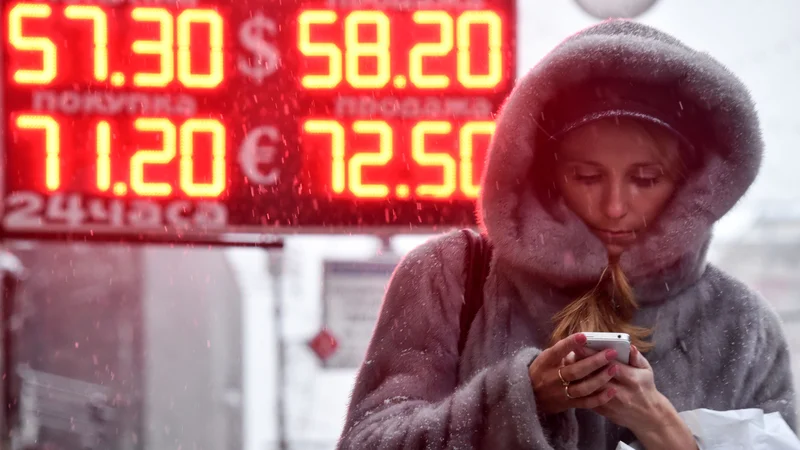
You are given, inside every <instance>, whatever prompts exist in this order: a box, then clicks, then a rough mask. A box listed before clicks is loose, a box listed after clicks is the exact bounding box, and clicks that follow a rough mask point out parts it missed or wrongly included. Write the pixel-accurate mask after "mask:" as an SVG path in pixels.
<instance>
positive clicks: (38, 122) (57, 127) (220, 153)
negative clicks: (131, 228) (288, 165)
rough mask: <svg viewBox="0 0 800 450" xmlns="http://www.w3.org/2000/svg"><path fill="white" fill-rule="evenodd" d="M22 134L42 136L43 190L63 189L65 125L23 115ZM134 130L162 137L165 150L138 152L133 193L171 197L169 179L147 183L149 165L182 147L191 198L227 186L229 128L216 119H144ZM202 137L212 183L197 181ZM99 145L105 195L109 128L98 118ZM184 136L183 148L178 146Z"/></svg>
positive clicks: (120, 187) (184, 185)
mask: <svg viewBox="0 0 800 450" xmlns="http://www.w3.org/2000/svg"><path fill="white" fill-rule="evenodd" d="M14 123H15V125H16V127H17V128H18V129H19V130H30V131H37V130H38V131H42V132H44V150H45V155H46V156H45V168H44V173H45V187H46V188H47V190H48V191H51V192H52V191H56V190H58V189H59V188H60V187H61V152H60V145H61V124H60V123H59V121H58V120H57V119H55V118H54V117H52V116H49V115H41V114H22V115H19V116H17V118H16V120H15V121H14ZM133 127H134V128H135V129H136V130H137V131H140V132H143V133H158V134H159V135H160V138H161V139H160V141H161V142H162V148H160V149H140V150H138V151H137V152H136V153H134V154H133V156H132V157H131V159H130V187H131V188H132V189H133V192H135V193H136V194H138V195H140V196H145V197H166V196H169V195H171V194H172V192H173V186H172V184H171V183H168V182H166V181H161V182H157V181H146V180H145V174H144V172H145V167H146V166H147V165H164V164H169V163H170V162H171V161H172V160H173V159H174V158H175V157H176V156H177V154H178V148H180V180H179V185H180V189H181V191H183V192H184V193H185V194H186V195H187V196H189V197H217V196H219V195H220V194H221V193H222V192H223V191H224V190H225V187H226V184H227V180H226V178H227V177H226V170H225V154H226V150H225V148H226V137H225V126H224V125H223V124H222V123H220V122H219V121H218V120H215V119H189V120H187V121H185V122H184V123H183V124H181V125H180V127H177V126H176V125H175V124H174V123H173V122H172V121H171V120H169V119H166V118H159V117H140V118H137V119H136V120H134V122H133ZM200 133H207V134H209V135H210V136H211V151H212V164H211V171H212V176H211V181H209V182H206V183H200V182H197V181H195V179H194V178H195V177H194V147H195V146H194V137H195V135H197V134H200ZM95 134H96V142H97V178H96V183H97V189H98V190H99V191H100V192H107V191H108V190H109V189H110V188H111V187H112V186H111V125H110V124H109V122H108V121H105V120H100V121H99V122H97V124H96V126H95ZM178 136H180V146H178ZM127 188H128V187H127V185H126V184H125V183H122V182H119V183H115V184H114V187H113V190H114V193H115V194H116V195H124V194H125V193H126V191H127Z"/></svg>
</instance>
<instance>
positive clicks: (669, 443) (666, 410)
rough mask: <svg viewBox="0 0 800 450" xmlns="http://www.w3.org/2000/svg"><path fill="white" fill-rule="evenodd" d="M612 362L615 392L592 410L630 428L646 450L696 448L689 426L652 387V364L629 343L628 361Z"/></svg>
mask: <svg viewBox="0 0 800 450" xmlns="http://www.w3.org/2000/svg"><path fill="white" fill-rule="evenodd" d="M576 353H579V354H580V353H583V352H581V351H580V350H579V351H578V352H576ZM583 354H585V353H583ZM592 357H594V356H589V357H588V358H592ZM588 358H587V359H588ZM587 359H584V360H581V361H585V360H587ZM579 362H580V361H578V362H576V363H575V364H578V363H579ZM613 365H616V366H618V367H619V371H618V372H617V374H616V375H615V376H614V379H613V380H611V381H610V383H609V385H611V386H613V389H615V390H616V391H617V393H616V395H615V396H614V398H612V399H610V400H609V401H608V402H606V403H605V404H603V405H600V406H597V407H594V408H592V409H593V410H594V411H595V412H596V413H598V414H600V415H602V416H605V417H606V418H608V420H610V421H611V422H614V423H615V424H617V425H620V426H622V427H625V428H628V429H629V430H631V431H632V432H633V433H634V434H635V435H636V437H637V438H638V439H639V441H640V442H642V444H644V445H645V448H647V449H648V450H652V449H659V448H686V449H693V448H697V446H696V442H695V439H694V437H693V436H692V433H691V430H689V427H687V426H686V424H685V423H684V422H683V420H682V419H681V418H680V416H679V415H678V412H677V411H676V410H675V408H674V407H673V406H672V403H670V401H669V400H668V399H667V398H666V397H665V396H664V395H662V394H661V393H660V392H659V391H658V389H656V384H655V378H654V376H653V368H652V367H651V366H650V363H649V362H648V361H647V359H646V358H645V357H644V356H642V354H641V353H640V352H639V350H638V349H637V348H636V347H635V346H633V345H631V356H630V361H629V365H624V364H616V363H615V364H613Z"/></svg>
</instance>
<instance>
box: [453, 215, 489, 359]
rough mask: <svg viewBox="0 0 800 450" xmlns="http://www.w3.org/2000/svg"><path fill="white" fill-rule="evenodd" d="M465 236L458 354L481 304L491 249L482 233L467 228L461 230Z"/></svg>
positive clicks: (462, 347) (462, 348)
mask: <svg viewBox="0 0 800 450" xmlns="http://www.w3.org/2000/svg"><path fill="white" fill-rule="evenodd" d="M461 232H462V233H463V234H464V236H465V237H466V238H467V255H466V264H465V268H464V272H465V275H466V282H465V285H464V304H463V305H462V306H461V321H460V324H461V328H460V329H461V334H460V336H459V338H458V354H459V355H461V352H462V351H463V350H464V345H465V344H466V342H467V334H468V333H469V329H470V327H471V326H472V321H473V320H474V319H475V316H476V315H477V314H478V311H479V310H480V309H481V306H483V286H484V284H485V283H486V277H487V276H488V275H489V264H490V263H491V260H492V249H491V247H490V246H489V242H488V241H487V240H486V237H484V236H483V235H482V234H479V233H477V232H475V231H473V230H471V229H469V228H465V229H463V230H461Z"/></svg>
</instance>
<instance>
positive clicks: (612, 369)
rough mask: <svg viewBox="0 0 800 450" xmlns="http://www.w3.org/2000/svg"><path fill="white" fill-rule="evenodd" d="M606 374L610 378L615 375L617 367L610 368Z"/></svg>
mask: <svg viewBox="0 0 800 450" xmlns="http://www.w3.org/2000/svg"><path fill="white" fill-rule="evenodd" d="M608 374H609V375H611V376H612V377H613V376H614V375H616V374H617V366H611V367H609V368H608Z"/></svg>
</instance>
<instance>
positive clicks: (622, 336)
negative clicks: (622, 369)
mask: <svg viewBox="0 0 800 450" xmlns="http://www.w3.org/2000/svg"><path fill="white" fill-rule="evenodd" d="M583 334H584V335H585V336H586V344H584V347H587V348H590V349H592V350H594V351H596V352H602V351H603V350H607V349H614V350H616V351H617V361H619V362H621V363H622V364H628V362H629V361H630V357H631V337H630V335H628V334H627V333H583Z"/></svg>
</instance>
